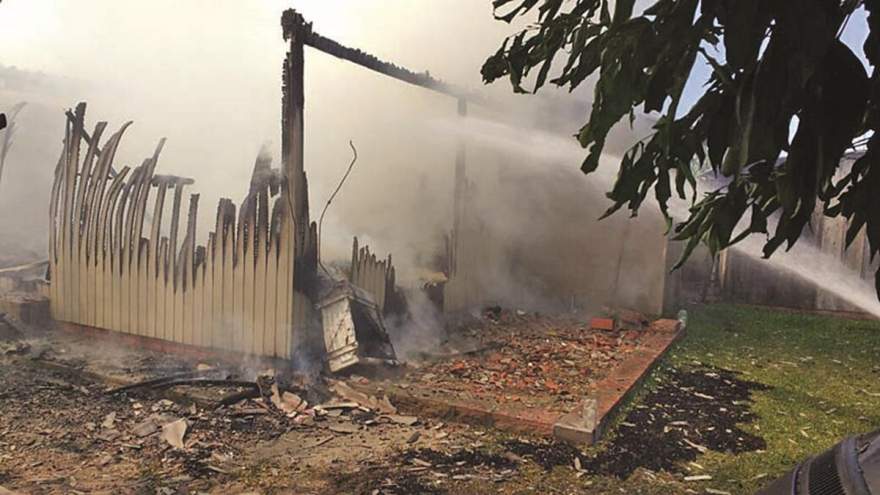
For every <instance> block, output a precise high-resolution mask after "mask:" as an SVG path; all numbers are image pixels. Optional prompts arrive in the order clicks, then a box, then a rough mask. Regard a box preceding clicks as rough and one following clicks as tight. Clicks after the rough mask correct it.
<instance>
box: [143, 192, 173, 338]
mask: <svg viewBox="0 0 880 495" xmlns="http://www.w3.org/2000/svg"><path fill="white" fill-rule="evenodd" d="M167 190H168V186H167V185H166V184H165V183H164V182H161V183H159V184H158V188H157V189H156V202H155V204H154V205H153V219H152V225H150V248H149V250H148V253H147V335H148V336H150V337H160V332H159V328H160V324H159V323H158V320H157V318H156V313H157V310H156V306H157V302H158V297H159V296H158V293H157V291H158V288H157V285H158V284H157V281H158V279H159V277H160V276H163V274H162V272H161V270H160V259H161V258H159V243H160V237H161V235H162V214H163V213H164V210H165V193H166V191H167Z"/></svg>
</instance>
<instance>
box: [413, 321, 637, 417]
mask: <svg viewBox="0 0 880 495" xmlns="http://www.w3.org/2000/svg"><path fill="white" fill-rule="evenodd" d="M628 328H629V327H624V328H622V329H621V328H611V329H609V330H598V329H594V328H590V326H589V324H588V323H587V322H585V321H584V320H582V319H575V318H573V317H566V316H545V315H540V314H534V313H525V312H522V311H506V310H500V309H496V308H490V309H489V310H487V311H485V312H484V315H483V318H481V319H480V321H478V322H477V323H475V324H474V325H470V326H468V327H466V328H464V329H463V330H461V331H460V332H459V334H458V335H456V336H454V337H453V339H455V338H458V339H460V340H467V341H470V344H469V345H470V346H471V347H472V348H471V349H470V350H468V351H465V352H460V353H458V354H449V355H448V357H446V358H445V359H440V360H433V361H430V362H428V363H427V364H424V365H422V366H419V367H417V368H416V369H415V370H414V371H413V372H411V373H410V374H409V376H408V379H409V380H411V381H413V382H414V383H417V384H419V383H420V384H425V385H430V386H431V387H434V388H436V389H438V390H443V391H448V392H454V393H461V394H465V395H466V396H470V397H473V398H487V399H491V400H493V401H498V402H499V403H503V402H522V403H524V404H526V405H529V406H534V405H542V406H550V407H560V408H562V409H565V408H567V407H568V406H569V405H572V404H575V403H578V402H579V401H581V400H583V398H584V397H586V396H588V395H589V393H590V391H591V385H592V384H593V383H594V382H595V381H597V380H599V379H601V378H603V377H604V376H606V374H607V373H608V372H609V371H610V370H611V369H612V368H614V367H615V366H616V365H617V364H618V363H619V362H620V361H621V360H622V359H623V358H624V357H626V355H627V354H628V353H629V352H630V351H632V350H633V349H635V348H636V346H638V343H639V339H640V337H641V335H642V333H641V331H639V330H630V329H628Z"/></svg>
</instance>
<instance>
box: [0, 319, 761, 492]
mask: <svg viewBox="0 0 880 495" xmlns="http://www.w3.org/2000/svg"><path fill="white" fill-rule="evenodd" d="M519 324H520V325H523V324H524V323H523V322H520V323H519ZM520 330H522V329H520ZM543 330H546V329H543ZM524 334H525V335H527V336H528V335H532V334H531V333H528V332H524ZM520 346H521V343H520V344H514V345H512V346H508V349H512V351H504V350H501V351H500V352H502V353H503V352H514V351H516V350H517V349H521V347H520ZM496 351H497V349H496ZM536 352H537V351H536ZM538 354H539V355H536V357H535V359H536V360H538V359H539V358H540V357H541V355H540V354H541V353H540V352H538ZM550 357H551V358H552V357H553V356H552V355H551V356H550ZM468 359H470V358H468ZM452 362H455V361H454V360H453V361H452ZM488 362H489V363H490V365H491V364H493V363H496V362H497V360H494V359H489V360H488ZM209 365H210V366H213V365H214V363H199V362H187V361H182V360H180V359H178V358H173V357H169V356H167V355H162V354H157V353H152V352H143V351H138V352H135V351H133V350H131V349H128V348H124V347H118V346H115V345H112V344H102V345H101V346H96V345H95V341H94V340H90V339H86V338H83V337H78V336H75V335H71V334H66V333H54V332H53V333H41V332H38V333H37V334H36V335H32V334H28V335H21V334H20V333H18V332H15V331H14V330H12V329H11V328H10V327H4V326H3V325H2V324H0V377H2V381H0V487H2V488H6V489H9V490H13V491H16V492H20V493H37V494H43V493H47V494H48V493H53V494H54V493H137V494H175V493H267V494H268V493H311V494H325V493H326V494H329V493H364V494H371V495H372V494H380V493H384V494H410V493H436V494H442V493H450V494H456V493H461V494H470V493H510V494H513V493H609V492H610V491H613V492H621V490H623V493H688V492H689V491H690V492H692V489H691V488H690V487H689V486H688V485H689V482H687V481H686V477H687V476H689V475H694V474H695V473H696V474H699V469H698V468H695V467H694V466H693V465H696V466H699V464H696V462H695V460H697V459H698V457H699V456H701V455H703V454H704V453H705V452H715V451H718V452H744V451H750V450H756V449H761V448H762V447H763V444H762V442H761V439H760V438H759V437H754V436H752V435H749V434H747V433H745V432H743V431H742V430H741V429H740V428H739V426H738V425H740V424H742V423H748V422H750V421H752V420H753V417H752V416H751V415H750V412H749V404H750V403H751V402H750V401H751V399H750V396H751V393H752V390H760V389H761V388H760V386H759V385H758V384H753V383H751V382H748V381H746V380H743V379H742V377H739V376H737V375H735V374H733V373H730V372H728V371H726V370H723V369H716V368H712V367H706V366H697V365H694V366H691V367H687V368H682V369H672V370H669V371H668V372H667V373H666V374H665V375H664V377H663V378H661V379H659V382H658V383H656V384H654V386H653V387H652V388H651V389H650V390H649V391H648V392H647V393H646V394H645V395H644V397H643V398H641V399H640V400H639V401H638V403H637V404H636V405H635V406H634V407H632V408H631V409H630V410H629V411H628V412H627V414H626V416H625V417H624V418H622V419H621V421H620V423H619V425H618V430H617V433H616V434H613V435H611V437H610V439H609V441H608V442H606V443H605V444H603V445H601V446H600V447H597V448H592V449H588V450H580V449H577V448H574V447H571V446H568V445H565V444H561V443H556V442H550V441H547V440H542V439H536V438H526V437H518V436H513V435H509V434H504V433H501V432H499V431H496V430H492V429H486V428H480V427H473V426H467V425H461V424H455V423H448V422H444V421H441V420H438V419H432V418H428V417H420V416H407V415H406V413H405V412H401V411H394V410H388V409H387V407H389V405H388V404H387V403H386V402H385V401H383V400H381V399H380V398H376V397H354V398H355V399H356V401H359V403H356V402H352V401H351V400H350V399H351V398H352V397H351V396H349V395H347V394H346V393H341V395H342V396H340V393H339V389H337V388H335V387H338V386H342V387H344V385H345V384H344V383H342V385H339V384H338V383H336V382H322V383H323V385H322V387H323V388H322V387H315V388H316V389H317V391H315V390H311V389H310V390H308V391H307V390H303V391H301V393H300V396H301V398H302V399H305V400H306V403H305V404H299V403H298V402H296V401H294V405H295V406H296V407H292V408H291V409H290V410H286V409H285V410H280V409H279V408H278V407H277V406H276V405H273V401H272V400H269V399H268V398H267V397H265V396H260V397H256V398H255V397H252V398H250V399H247V400H243V401H241V402H238V403H234V404H232V405H229V406H224V407H218V406H217V403H218V401H219V400H220V399H222V398H224V397H227V396H228V395H229V394H230V393H234V392H236V391H241V390H243V389H242V387H236V386H233V384H234V383H237V381H236V380H244V379H247V380H250V379H253V374H254V373H255V371H254V370H223V374H224V379H232V380H230V381H229V382H223V383H222V385H224V386H210V387H208V386H202V385H199V386H177V387H173V388H172V387H164V388H158V389H156V388H146V389H136V390H130V391H125V392H122V393H115V394H108V393H107V392H108V390H111V389H113V388H117V387H119V385H120V382H121V381H122V379H123V377H127V380H128V381H132V380H147V379H151V378H156V377H157V376H167V375H169V374H171V375H174V374H180V373H188V372H193V371H194V370H198V369H199V368H208V367H209ZM471 366H473V363H471ZM564 368H565V366H563V369H564ZM480 369H481V370H482V368H480ZM417 371H418V373H419V374H420V373H423V372H424V368H419V369H418V370H417ZM480 372H482V371H480ZM210 373H212V375H211V377H212V378H217V377H216V376H215V375H214V374H213V373H214V371H210ZM538 379H539V380H540V377H539V378H538ZM280 380H281V379H280V378H279V381H280ZM359 380H360V381H362V380H366V378H362V377H351V378H349V381H359ZM527 380H528V378H527ZM215 381H222V380H215ZM226 383H229V386H225V385H226ZM476 383H477V384H479V383H481V382H480V380H479V379H477V380H476ZM525 383H529V382H528V381H526V382H525ZM563 383H564V382H563ZM300 385H301V384H300ZM297 386H299V385H297ZM294 389H296V387H293V388H291V390H294ZM343 392H344V390H343ZM316 404H318V405H317V406H316ZM181 421H182V423H181ZM175 424H176V425H180V424H185V426H186V427H185V434H184V435H183V436H182V437H181V436H176V435H175V434H174V431H176V430H174V428H172V426H173V425H175ZM166 430H168V431H166ZM177 433H179V431H177ZM175 439H176V440H178V441H179V442H180V443H179V444H178V445H176V446H175V445H173V443H174V441H175Z"/></svg>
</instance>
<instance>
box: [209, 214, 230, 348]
mask: <svg viewBox="0 0 880 495" xmlns="http://www.w3.org/2000/svg"><path fill="white" fill-rule="evenodd" d="M227 202H228V200H226V201H223V200H221V207H220V211H219V212H218V214H217V235H216V237H215V238H214V242H215V244H214V266H213V267H212V270H213V272H214V289H213V293H214V294H213V295H214V302H213V304H212V306H213V308H214V311H213V313H212V316H213V319H214V326H213V328H212V329H211V332H213V338H212V340H213V342H214V347H217V348H219V349H228V348H229V346H230V342H232V336H231V334H230V329H231V325H229V323H228V322H227V321H224V318H223V256H224V250H225V249H226V236H227V235H228V232H227V230H228V228H229V227H228V225H227V223H228V222H227V219H226V215H227V214H228V212H229V211H228V209H227V208H226V203H227Z"/></svg>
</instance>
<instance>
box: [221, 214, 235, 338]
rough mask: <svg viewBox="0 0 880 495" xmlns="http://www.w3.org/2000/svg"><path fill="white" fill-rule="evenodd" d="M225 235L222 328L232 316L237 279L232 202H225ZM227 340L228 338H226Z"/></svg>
mask: <svg viewBox="0 0 880 495" xmlns="http://www.w3.org/2000/svg"><path fill="white" fill-rule="evenodd" d="M226 208H227V214H226V215H225V217H226V222H225V224H226V228H225V229H224V230H225V231H226V235H225V236H224V246H223V253H224V255H223V307H222V315H223V328H224V329H227V331H228V329H229V327H230V325H229V322H230V321H232V316H233V309H232V306H233V288H234V287H235V285H236V283H237V281H236V280H235V276H234V268H233V267H234V259H235V258H234V250H235V206H234V205H233V204H232V202H231V201H230V202H228V203H227V204H226ZM227 341H228V339H227Z"/></svg>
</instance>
